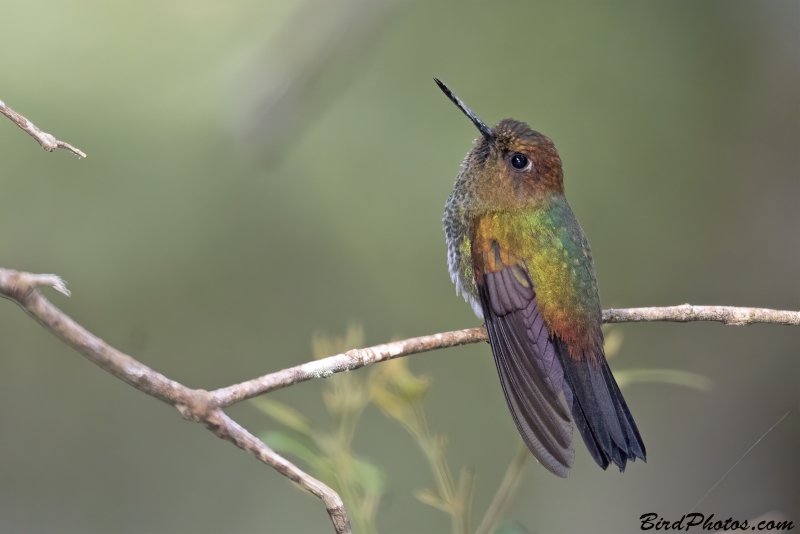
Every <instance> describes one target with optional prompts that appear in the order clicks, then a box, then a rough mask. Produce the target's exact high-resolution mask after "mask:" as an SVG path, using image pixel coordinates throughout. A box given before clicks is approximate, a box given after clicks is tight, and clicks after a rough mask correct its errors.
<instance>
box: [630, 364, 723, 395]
mask: <svg viewBox="0 0 800 534" xmlns="http://www.w3.org/2000/svg"><path fill="white" fill-rule="evenodd" d="M614 378H616V379H617V384H618V385H619V387H621V388H624V387H625V386H628V385H630V384H633V383H636V382H659V383H662V384H674V385H676V386H685V387H687V388H693V389H699V390H700V391H708V390H709V389H711V380H709V379H708V378H706V377H704V376H703V375H699V374H697V373H690V372H688V371H678V370H677V369H627V370H625V371H614Z"/></svg>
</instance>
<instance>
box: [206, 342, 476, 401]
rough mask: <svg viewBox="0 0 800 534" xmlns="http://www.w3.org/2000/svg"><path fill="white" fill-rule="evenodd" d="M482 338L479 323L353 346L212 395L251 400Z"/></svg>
mask: <svg viewBox="0 0 800 534" xmlns="http://www.w3.org/2000/svg"><path fill="white" fill-rule="evenodd" d="M485 340H486V329H485V328H483V327H482V326H481V327H478V328H467V329H466V330H454V331H452V332H443V333H441V334H433V335H430V336H422V337H414V338H411V339H404V340H403V341H394V342H392V343H385V344H383V345H376V346H374V347H368V348H365V349H353V350H349V351H347V352H345V353H344V354H337V355H335V356H329V357H328V358H322V359H321V360H315V361H313V362H308V363H304V364H301V365H298V366H296V367H290V368H288V369H284V370H283V371H278V372H276V373H271V374H268V375H264V376H261V377H259V378H254V379H253V380H248V381H247V382H242V383H241V384H234V385H232V386H228V387H226V388H221V389H217V390H215V391H212V392H211V395H212V396H213V397H214V398H215V399H217V401H218V402H219V403H220V406H230V405H231V404H235V403H237V402H240V401H243V400H246V399H251V398H253V397H257V396H258V395H262V394H264V393H268V392H270V391H274V390H276V389H281V388H285V387H287V386H292V385H294V384H297V383H299V382H305V381H306V380H311V379H312V378H328V377H329V376H331V375H332V374H334V373H341V372H343V371H353V370H355V369H359V368H361V367H364V366H365V365H370V364H373V363H378V362H385V361H386V360H392V359H394V358H400V357H401V356H408V355H410V354H419V353H420V352H429V351H432V350H438V349H446V348H448V347H457V346H459V345H469V344H470V343H477V342H479V341H485Z"/></svg>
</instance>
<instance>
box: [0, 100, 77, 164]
mask: <svg viewBox="0 0 800 534" xmlns="http://www.w3.org/2000/svg"><path fill="white" fill-rule="evenodd" d="M0 113H2V114H3V115H5V116H6V117H8V118H9V119H11V120H12V121H13V122H14V124H16V125H17V126H19V127H20V128H22V129H23V130H25V131H26V132H28V135H30V136H31V137H33V138H34V139H36V141H37V142H38V143H39V144H40V145H42V148H43V149H45V150H47V151H48V152H52V151H53V150H55V149H57V148H63V149H64V150H69V151H70V152H72V153H73V154H75V155H76V156H78V157H79V158H85V157H86V154H84V153H83V152H82V151H81V150H80V149H79V148H75V147H74V146H72V145H70V144H69V143H65V142H64V141H59V140H58V139H56V138H55V137H54V136H53V135H51V134H49V133H47V132H43V131H41V130H40V129H39V128H37V127H36V126H35V125H34V124H33V123H32V122H31V121H29V120H28V119H26V118H25V117H23V116H22V115H20V114H19V113H17V112H16V111H14V110H13V109H11V108H10V107H8V106H6V104H5V102H3V101H2V100H0Z"/></svg>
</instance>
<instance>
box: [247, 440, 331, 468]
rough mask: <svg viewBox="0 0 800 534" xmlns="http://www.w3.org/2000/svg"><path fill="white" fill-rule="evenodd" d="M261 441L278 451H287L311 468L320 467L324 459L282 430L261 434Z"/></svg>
mask: <svg viewBox="0 0 800 534" xmlns="http://www.w3.org/2000/svg"><path fill="white" fill-rule="evenodd" d="M261 441H263V442H264V443H266V444H267V446H268V447H270V448H272V449H275V450H276V451H278V452H281V453H284V452H288V453H291V454H293V455H295V456H297V457H298V458H300V459H301V460H303V461H304V462H305V463H306V464H308V465H309V466H310V467H312V468H313V469H320V468H322V464H323V463H324V459H323V458H322V457H321V456H320V455H318V454H317V453H315V452H313V451H312V450H311V449H309V448H308V447H307V446H306V445H305V444H304V443H301V442H300V441H298V440H296V439H294V438H293V437H291V436H288V435H286V434H284V433H283V432H278V431H272V432H267V433H265V434H263V435H262V436H261Z"/></svg>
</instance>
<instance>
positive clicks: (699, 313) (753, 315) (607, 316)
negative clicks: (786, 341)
mask: <svg viewBox="0 0 800 534" xmlns="http://www.w3.org/2000/svg"><path fill="white" fill-rule="evenodd" d="M643 321H672V322H675V323H688V322H691V321H718V322H720V323H725V324H726V325H731V326H745V325H748V324H754V323H768V324H785V325H792V326H799V325H800V312H796V311H784V310H768V309H766V308H734V307H732V306H692V305H691V304H682V305H680V306H667V307H665V308H629V309H610V310H603V322H604V323H638V322H643Z"/></svg>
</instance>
